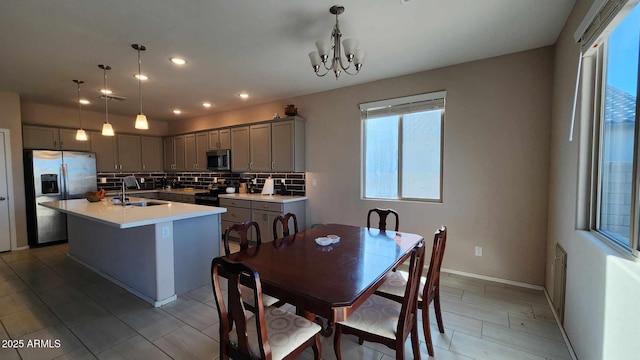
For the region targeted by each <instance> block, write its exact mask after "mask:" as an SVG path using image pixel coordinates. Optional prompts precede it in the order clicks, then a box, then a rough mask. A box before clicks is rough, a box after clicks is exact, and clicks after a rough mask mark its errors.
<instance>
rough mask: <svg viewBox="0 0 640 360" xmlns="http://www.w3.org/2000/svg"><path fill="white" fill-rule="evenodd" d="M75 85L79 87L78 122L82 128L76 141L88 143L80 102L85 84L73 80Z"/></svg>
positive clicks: (77, 132)
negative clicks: (82, 85) (81, 90)
mask: <svg viewBox="0 0 640 360" xmlns="http://www.w3.org/2000/svg"><path fill="white" fill-rule="evenodd" d="M73 82H74V83H76V84H77V85H78V122H79V123H80V128H79V129H78V131H76V140H78V141H87V140H89V139H88V138H87V133H86V132H85V131H84V130H83V129H82V116H81V113H82V103H81V102H80V84H84V81H82V80H73Z"/></svg>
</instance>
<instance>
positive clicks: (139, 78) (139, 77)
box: [138, 47, 142, 114]
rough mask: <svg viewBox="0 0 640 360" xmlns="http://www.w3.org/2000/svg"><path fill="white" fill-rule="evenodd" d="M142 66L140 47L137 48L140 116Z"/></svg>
mask: <svg viewBox="0 0 640 360" xmlns="http://www.w3.org/2000/svg"><path fill="white" fill-rule="evenodd" d="M141 66H142V60H141V57H140V47H138V99H139V100H140V114H142V72H141V70H140V67H141Z"/></svg>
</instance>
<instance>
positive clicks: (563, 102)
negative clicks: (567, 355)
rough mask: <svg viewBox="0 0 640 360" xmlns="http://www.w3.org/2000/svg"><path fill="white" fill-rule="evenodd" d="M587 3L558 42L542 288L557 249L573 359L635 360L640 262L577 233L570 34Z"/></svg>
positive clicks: (581, 124)
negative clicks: (562, 261)
mask: <svg viewBox="0 0 640 360" xmlns="http://www.w3.org/2000/svg"><path fill="white" fill-rule="evenodd" d="M592 2H593V0H578V1H577V3H576V5H575V7H574V9H573V12H572V13H571V15H570V17H569V19H568V21H567V23H566V25H565V27H564V29H563V31H562V33H561V34H560V37H559V38H558V42H557V43H556V55H555V65H554V85H553V112H552V126H551V134H552V135H551V150H550V151H551V157H550V159H551V163H550V177H549V229H548V243H547V256H546V259H547V260H546V261H547V274H546V280H545V286H546V288H547V290H548V291H549V292H550V293H551V294H552V293H553V288H554V283H553V271H552V267H551V265H552V264H553V262H554V249H555V246H556V243H559V244H560V245H561V246H562V247H563V248H564V249H565V250H566V251H567V280H566V298H565V299H566V306H565V321H564V328H565V330H566V333H567V335H568V337H569V340H570V342H571V344H572V346H573V349H574V350H575V352H576V355H577V357H578V358H579V359H581V360H585V359H594V360H596V359H637V358H638V357H639V356H640V355H639V351H638V348H637V346H635V344H636V343H637V341H638V339H637V334H638V329H637V324H638V323H640V312H638V311H637V307H638V300H639V299H640V263H638V262H637V261H634V260H630V259H629V258H628V257H627V256H623V255H621V254H620V253H619V252H617V251H616V250H614V249H613V248H611V247H610V246H608V245H607V244H605V243H604V242H603V241H602V240H599V239H598V238H596V237H595V236H594V235H593V234H591V233H589V232H587V231H578V230H576V217H577V210H578V208H577V205H576V203H577V188H578V176H579V175H578V174H579V172H578V170H579V167H578V165H579V161H580V158H581V157H582V158H586V159H588V158H589V156H590V150H589V149H585V150H581V149H580V147H585V145H584V143H585V141H586V140H587V137H588V136H585V134H586V135H588V130H587V129H586V127H589V126H591V125H590V124H589V121H588V120H587V119H580V117H578V119H577V123H576V125H577V126H576V129H575V131H574V141H573V142H569V141H568V138H569V129H570V122H571V112H572V107H573V96H574V88H575V74H576V71H577V66H578V51H579V49H578V45H577V44H575V43H574V41H573V34H574V32H575V31H576V28H577V26H578V25H579V24H580V22H581V21H582V19H583V17H584V16H585V14H586V12H587V11H588V10H589V8H590V7H591V3H592ZM583 130H587V131H586V132H585V131H583ZM581 151H582V153H581ZM584 206H585V207H587V206H588V205H584ZM553 270H555V269H553Z"/></svg>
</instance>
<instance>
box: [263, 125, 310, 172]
mask: <svg viewBox="0 0 640 360" xmlns="http://www.w3.org/2000/svg"><path fill="white" fill-rule="evenodd" d="M304 137H305V121H304V119H302V118H299V117H296V118H294V119H293V120H285V121H276V122H273V123H272V124H271V162H272V170H273V171H282V172H288V171H305V159H304V157H305V140H304Z"/></svg>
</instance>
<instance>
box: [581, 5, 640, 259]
mask: <svg viewBox="0 0 640 360" xmlns="http://www.w3.org/2000/svg"><path fill="white" fill-rule="evenodd" d="M635 6H640V5H639V4H638V3H637V2H636V3H635V4H633V7H635ZM633 7H632V8H633ZM628 14H629V12H626V11H624V12H620V13H618V14H617V15H616V19H617V20H618V21H614V22H612V23H611V24H610V26H609V27H608V28H607V29H606V30H605V31H603V33H602V34H601V35H600V37H599V39H598V40H597V41H596V42H595V43H594V44H593V45H592V46H591V47H590V48H589V49H588V50H586V51H585V53H584V55H583V57H584V58H585V59H586V58H590V61H589V62H588V64H590V66H585V68H584V69H583V70H582V73H581V74H580V75H581V76H582V77H583V78H586V79H584V80H585V81H587V82H588V83H589V84H590V86H589V87H586V88H585V87H584V86H583V88H582V89H583V93H582V96H581V99H582V101H585V100H586V101H589V107H590V110H591V111H590V113H589V114H585V113H584V111H583V112H582V116H584V117H585V118H587V119H588V120H589V121H590V122H591V133H592V134H591V149H590V151H591V160H590V165H589V166H590V168H591V176H590V181H591V186H590V193H589V203H588V207H589V212H588V216H589V221H588V227H589V228H588V230H589V231H590V232H591V233H592V234H594V235H595V236H596V237H597V238H599V239H601V240H602V241H604V242H605V243H607V244H609V245H610V246H612V247H613V248H614V249H616V250H618V251H619V252H621V253H623V254H626V255H628V256H633V258H635V259H636V260H638V258H640V198H639V197H638V196H639V194H640V144H639V142H640V138H639V136H640V96H639V95H640V94H639V93H640V91H639V90H640V61H639V62H638V64H637V66H638V75H637V76H638V85H637V88H636V94H635V96H636V113H635V123H634V129H633V133H634V144H633V155H634V158H633V160H632V178H631V204H630V208H629V209H630V213H629V216H630V221H629V234H628V236H629V244H628V245H627V244H624V243H623V242H621V241H619V240H617V239H616V238H615V236H612V235H610V234H608V233H607V232H606V231H604V230H601V229H600V226H601V224H600V221H601V216H600V214H601V210H602V208H603V204H602V195H601V192H602V185H603V184H602V167H601V165H602V164H603V162H604V161H603V142H604V126H605V125H606V124H605V122H604V119H605V111H606V106H605V104H604V102H605V101H606V98H605V96H606V91H605V89H604V88H605V87H606V86H607V75H608V73H607V69H608V58H607V54H608V47H609V38H610V35H611V34H612V33H613V30H615V29H616V28H617V26H618V25H619V24H620V22H621V21H622V20H623V19H624V18H625V17H626V16H627V15H628ZM583 45H584V44H583ZM585 62H586V61H585ZM585 90H586V91H585ZM577 222H578V224H579V223H580V219H579V218H578V219H577Z"/></svg>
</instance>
